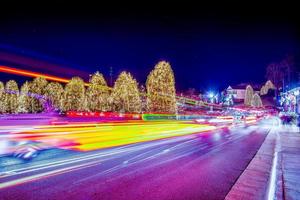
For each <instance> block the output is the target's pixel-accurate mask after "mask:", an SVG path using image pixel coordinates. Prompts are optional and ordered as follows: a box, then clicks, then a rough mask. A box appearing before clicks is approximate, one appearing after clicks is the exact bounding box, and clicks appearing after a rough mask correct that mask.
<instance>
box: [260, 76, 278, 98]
mask: <svg viewBox="0 0 300 200" xmlns="http://www.w3.org/2000/svg"><path fill="white" fill-rule="evenodd" d="M270 89H273V90H275V89H276V87H275V86H274V84H273V83H272V81H270V80H268V81H267V82H266V83H265V85H263V86H262V87H261V89H260V95H265V94H268V92H269V90H270Z"/></svg>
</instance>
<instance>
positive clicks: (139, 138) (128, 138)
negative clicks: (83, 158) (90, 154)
mask: <svg viewBox="0 0 300 200" xmlns="http://www.w3.org/2000/svg"><path fill="white" fill-rule="evenodd" d="M98 125H99V124H89V126H86V125H83V126H66V125H61V126H59V127H57V126H45V127H43V126H40V127H39V128H35V129H33V130H28V131H24V132H19V133H16V134H17V135H18V137H21V138H22V136H23V137H24V138H25V139H28V140H34V141H40V142H44V143H46V144H47V143H48V144H50V145H54V146H58V147H61V148H68V149H74V150H80V151H90V150H96V149H102V148H109V147H116V146H122V145H128V144H134V143H139V142H147V141H152V140H159V139H164V138H170V137H175V136H183V135H188V134H193V133H198V132H203V131H209V130H214V129H216V127H215V126H211V125H203V124H189V123H182V122H153V123H143V122H140V123H139V124H132V123H119V124H114V123H110V124H105V125H102V126H101V125H100V126H98Z"/></svg>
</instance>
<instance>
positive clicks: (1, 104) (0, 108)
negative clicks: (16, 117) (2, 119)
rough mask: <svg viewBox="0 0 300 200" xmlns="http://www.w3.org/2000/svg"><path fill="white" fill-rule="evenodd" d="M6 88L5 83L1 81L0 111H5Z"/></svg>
mask: <svg viewBox="0 0 300 200" xmlns="http://www.w3.org/2000/svg"><path fill="white" fill-rule="evenodd" d="M4 99H5V90H4V84H3V83H2V82H1V81H0V113H5V110H6V108H5V102H4Z"/></svg>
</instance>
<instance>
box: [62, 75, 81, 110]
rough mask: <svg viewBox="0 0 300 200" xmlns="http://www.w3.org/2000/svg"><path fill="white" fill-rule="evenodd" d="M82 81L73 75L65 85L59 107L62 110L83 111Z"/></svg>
mask: <svg viewBox="0 0 300 200" xmlns="http://www.w3.org/2000/svg"><path fill="white" fill-rule="evenodd" d="M85 105H86V104H85V88H84V82H83V80H82V79H81V78H79V77H73V78H72V79H71V81H70V82H69V83H67V85H66V86H65V91H64V93H63V98H62V100H61V109H62V110H63V111H84V110H86V107H85Z"/></svg>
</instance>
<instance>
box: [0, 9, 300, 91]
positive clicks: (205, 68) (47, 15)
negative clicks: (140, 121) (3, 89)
mask: <svg viewBox="0 0 300 200" xmlns="http://www.w3.org/2000/svg"><path fill="white" fill-rule="evenodd" d="M229 7H230V6H229ZM279 8H280V7H279ZM280 9H283V10H281V11H280V12H278V11H277V10H272V9H269V10H266V9H265V8H261V9H258V10H253V9H252V7H250V8H247V6H246V7H244V8H243V9H235V8H230V9H227V8H224V7H222V6H219V7H217V8H216V7H214V6H207V7H206V6H204V7H201V8H200V7H194V6H185V7H182V8H181V7H180V6H178V7H176V8H174V9H172V8H171V7H169V6H166V5H164V6H161V7H158V6H153V5H152V6H144V7H142V8H138V7H132V6H130V5H127V6H120V7H114V6H106V5H105V6H104V5H103V6H102V7H101V6H99V7H96V8H95V7H94V8H92V7H90V6H83V7H81V6H76V7H75V8H73V7H72V8H70V7H69V6H68V5H64V6H58V5H51V6H45V5H44V6H43V7H42V8H32V7H31V8H25V7H19V8H14V9H12V10H10V11H9V12H5V13H3V12H2V14H1V21H0V26H1V28H0V53H1V52H5V53H8V54H14V55H15V54H17V55H21V56H24V57H27V58H29V59H31V61H30V62H32V63H33V64H34V61H33V60H40V61H42V62H45V63H49V64H53V65H55V66H57V69H56V68H55V67H53V68H52V67H49V66H48V67H47V65H43V66H40V69H37V68H31V66H28V65H27V66H21V65H20V66H21V68H22V67H23V68H26V69H31V70H34V71H41V72H47V73H49V74H53V75H59V76H63V77H70V76H72V75H75V74H78V75H80V76H83V77H82V78H84V79H86V80H87V79H88V74H90V73H93V72H94V71H96V70H99V71H100V72H102V73H104V75H105V77H106V79H107V81H108V82H109V68H110V67H112V68H113V76H114V79H116V78H117V75H118V73H120V72H121V71H122V70H127V71H129V72H131V73H132V74H133V76H134V77H135V78H136V79H137V80H138V81H139V82H140V83H145V80H146V77H147V75H148V73H149V72H150V71H151V70H152V68H153V67H154V65H155V64H156V63H157V62H158V61H160V60H167V61H169V62H170V63H171V65H172V67H173V70H174V72H175V78H176V79H175V80H176V87H177V89H178V90H187V89H188V88H196V89H197V90H202V91H205V90H221V89H224V87H227V86H228V85H229V84H230V85H235V84H238V83H241V82H255V83H262V82H264V81H266V79H265V67H266V66H267V65H268V64H269V63H271V62H278V61H280V60H281V59H283V58H284V57H285V56H286V55H293V56H294V57H295V58H296V61H297V58H298V54H299V36H298V33H299V31H298V22H297V21H296V20H295V19H296V18H295V17H296V13H295V12H294V11H293V10H291V11H290V10H288V9H289V8H285V7H282V8H280ZM14 58H15V57H12V59H14ZM0 62H1V60H0ZM14 62H16V63H18V59H16V60H15V61H14ZM30 62H29V63H30ZM20 64H22V63H20ZM35 64H36V63H35ZM296 65H297V62H296ZM61 68H65V69H67V70H65V71H60V70H58V69H61ZM51 69H52V70H51ZM0 78H1V79H2V80H7V79H9V78H15V79H18V80H20V81H22V80H23V79H22V78H18V77H16V76H12V75H7V74H0Z"/></svg>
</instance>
